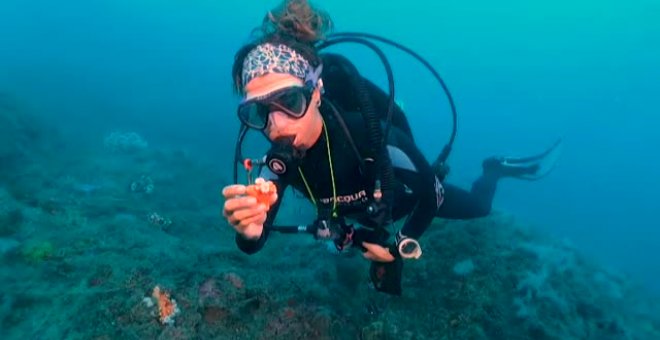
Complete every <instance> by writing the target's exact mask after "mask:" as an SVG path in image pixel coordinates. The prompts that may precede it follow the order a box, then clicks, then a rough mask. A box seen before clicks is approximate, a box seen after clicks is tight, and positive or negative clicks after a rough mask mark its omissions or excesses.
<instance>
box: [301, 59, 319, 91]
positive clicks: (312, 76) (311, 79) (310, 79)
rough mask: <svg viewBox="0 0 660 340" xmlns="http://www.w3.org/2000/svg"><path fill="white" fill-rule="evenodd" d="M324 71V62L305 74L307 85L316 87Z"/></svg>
mask: <svg viewBox="0 0 660 340" xmlns="http://www.w3.org/2000/svg"><path fill="white" fill-rule="evenodd" d="M322 72H323V64H319V66H317V67H316V68H315V69H314V70H313V71H312V72H309V73H308V74H307V75H306V76H305V86H307V87H309V88H312V89H314V88H316V85H317V84H318V82H319V79H321V73H322Z"/></svg>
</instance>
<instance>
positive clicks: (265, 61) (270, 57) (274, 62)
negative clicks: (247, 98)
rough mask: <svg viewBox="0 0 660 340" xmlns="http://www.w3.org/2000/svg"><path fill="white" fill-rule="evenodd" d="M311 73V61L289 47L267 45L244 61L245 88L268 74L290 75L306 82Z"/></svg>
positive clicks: (243, 78) (249, 54)
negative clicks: (254, 80)
mask: <svg viewBox="0 0 660 340" xmlns="http://www.w3.org/2000/svg"><path fill="white" fill-rule="evenodd" d="M311 71H312V67H311V65H310V64H309V61H307V59H305V58H304V57H303V56H302V55H301V54H300V53H298V52H296V51H295V50H293V49H292V48H290V47H289V46H286V45H284V44H279V45H273V44H271V43H265V44H261V45H259V46H257V47H256V48H254V49H253V50H252V51H250V53H248V55H247V56H246V57H245V60H243V74H242V81H243V87H245V85H247V83H249V82H250V80H252V79H254V78H256V77H260V76H263V75H265V74H268V73H288V74H291V75H293V76H296V77H298V78H300V79H303V80H304V79H306V77H307V75H308V74H309V73H310V72H311Z"/></svg>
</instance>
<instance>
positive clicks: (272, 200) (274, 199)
mask: <svg viewBox="0 0 660 340" xmlns="http://www.w3.org/2000/svg"><path fill="white" fill-rule="evenodd" d="M278 198H279V197H278V196H277V192H274V193H272V194H271V195H270V197H268V206H269V207H270V206H271V205H273V204H275V202H277V199H278Z"/></svg>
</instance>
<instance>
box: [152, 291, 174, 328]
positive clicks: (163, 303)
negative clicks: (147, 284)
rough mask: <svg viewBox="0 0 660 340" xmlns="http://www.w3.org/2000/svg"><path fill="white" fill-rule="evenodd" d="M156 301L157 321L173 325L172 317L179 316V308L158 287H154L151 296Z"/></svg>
mask: <svg viewBox="0 0 660 340" xmlns="http://www.w3.org/2000/svg"><path fill="white" fill-rule="evenodd" d="M151 296H153V298H154V299H156V301H158V313H159V316H160V317H159V320H160V322H161V323H162V324H172V323H174V316H175V315H177V314H179V307H178V306H177V304H176V301H175V300H174V299H171V298H170V294H169V293H168V292H165V291H162V290H161V289H160V287H159V286H156V287H154V291H153V293H152V294H151Z"/></svg>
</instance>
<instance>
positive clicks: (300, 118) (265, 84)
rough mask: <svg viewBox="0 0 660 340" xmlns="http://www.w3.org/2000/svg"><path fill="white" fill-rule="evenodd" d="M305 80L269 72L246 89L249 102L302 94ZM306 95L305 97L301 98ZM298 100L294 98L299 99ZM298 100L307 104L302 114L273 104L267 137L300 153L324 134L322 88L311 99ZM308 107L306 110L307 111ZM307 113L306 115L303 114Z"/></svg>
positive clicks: (266, 128) (253, 80)
mask: <svg viewBox="0 0 660 340" xmlns="http://www.w3.org/2000/svg"><path fill="white" fill-rule="evenodd" d="M302 86H303V81H302V80H301V79H299V78H297V77H295V76H293V75H290V74H282V73H269V74H266V75H263V76H261V77H257V78H254V79H252V80H251V81H250V82H249V83H248V84H247V85H246V86H245V93H246V96H245V99H246V100H247V101H250V99H251V98H266V100H268V98H269V95H270V94H271V93H282V92H284V93H287V92H289V89H291V90H292V91H291V92H294V93H295V92H300V91H299V90H300V89H301V88H302ZM301 96H302V95H301ZM295 99H296V98H293V100H295ZM298 99H301V100H303V101H305V105H304V106H303V107H302V109H301V112H290V111H289V112H287V110H285V109H281V108H278V105H269V106H268V107H269V108H270V110H269V113H268V118H267V123H266V127H265V129H264V134H265V135H266V136H267V137H268V139H270V140H271V141H274V142H286V143H290V144H292V145H293V147H294V148H296V149H299V150H307V149H309V148H310V147H311V146H312V145H314V143H316V141H317V140H318V138H319V136H320V135H321V129H322V127H323V121H322V118H321V113H320V112H319V109H318V104H319V101H320V99H321V96H320V90H319V86H317V87H316V88H315V89H314V91H313V92H312V93H311V95H309V96H302V97H300V98H298ZM305 107H306V109H305ZM302 111H304V113H303V112H302Z"/></svg>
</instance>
